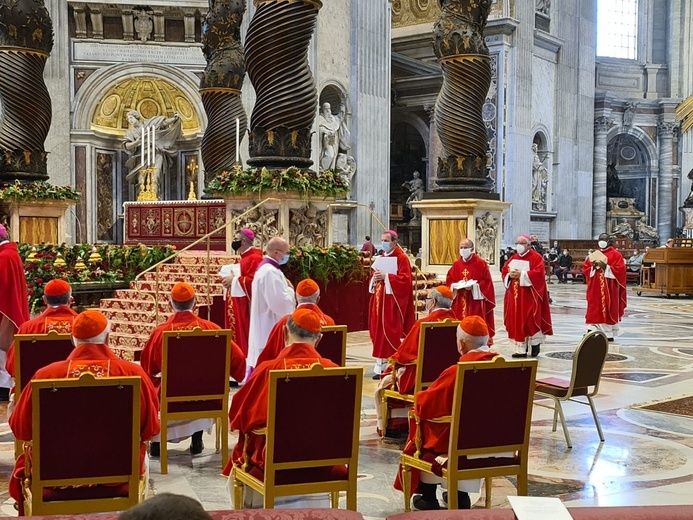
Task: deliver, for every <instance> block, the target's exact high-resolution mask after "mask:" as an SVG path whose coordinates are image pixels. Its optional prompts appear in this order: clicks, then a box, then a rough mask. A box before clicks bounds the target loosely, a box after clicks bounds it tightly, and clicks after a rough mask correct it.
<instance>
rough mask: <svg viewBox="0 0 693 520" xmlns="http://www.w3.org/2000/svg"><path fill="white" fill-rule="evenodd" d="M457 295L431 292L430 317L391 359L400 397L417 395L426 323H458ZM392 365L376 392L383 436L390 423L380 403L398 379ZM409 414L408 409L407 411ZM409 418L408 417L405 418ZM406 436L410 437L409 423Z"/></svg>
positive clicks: (445, 289) (428, 301)
mask: <svg viewBox="0 0 693 520" xmlns="http://www.w3.org/2000/svg"><path fill="white" fill-rule="evenodd" d="M452 300H453V294H452V291H451V290H450V288H449V287H446V286H444V285H443V286H440V287H436V288H435V289H431V291H430V292H429V293H428V296H427V297H426V311H427V312H428V313H429V314H428V315H427V316H424V317H423V318H421V319H419V320H417V321H416V322H415V323H414V326H413V327H412V328H411V329H410V330H409V333H408V334H407V335H406V336H405V338H404V339H403V340H402V343H400V345H399V348H398V349H397V352H395V353H394V354H393V355H392V357H391V358H390V363H394V366H395V368H394V370H395V371H396V376H397V378H396V388H395V390H397V391H398V392H399V393H400V394H411V393H413V392H414V386H415V384H416V362H417V357H418V355H419V337H420V333H421V324H422V323H434V322H440V321H445V320H451V321H454V320H455V319H456V318H455V312H454V311H453V310H452ZM392 371H393V369H392V365H390V367H389V368H387V369H386V370H385V373H384V375H383V376H382V378H381V379H380V383H379V384H378V388H376V390H375V412H376V416H377V419H378V425H377V432H378V435H380V436H381V437H382V436H383V435H384V434H385V433H386V429H387V426H388V425H387V424H385V420H386V418H385V417H381V415H382V413H383V412H382V409H381V407H380V406H379V403H380V402H382V395H383V392H384V391H385V390H387V389H389V388H392V387H393V383H394V380H395V377H394V375H393V373H392ZM405 411H406V409H405ZM404 417H406V415H405V416H404ZM404 422H405V424H404V426H405V434H406V420H405V421H404Z"/></svg>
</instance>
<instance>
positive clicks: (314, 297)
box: [296, 291, 320, 303]
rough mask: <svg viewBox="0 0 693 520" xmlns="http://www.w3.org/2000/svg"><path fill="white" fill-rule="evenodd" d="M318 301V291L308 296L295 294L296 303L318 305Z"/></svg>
mask: <svg viewBox="0 0 693 520" xmlns="http://www.w3.org/2000/svg"><path fill="white" fill-rule="evenodd" d="M319 299H320V291H316V292H315V293H314V294H311V295H310V296H301V295H299V294H298V293H297V294H296V301H297V302H298V303H318V300H319Z"/></svg>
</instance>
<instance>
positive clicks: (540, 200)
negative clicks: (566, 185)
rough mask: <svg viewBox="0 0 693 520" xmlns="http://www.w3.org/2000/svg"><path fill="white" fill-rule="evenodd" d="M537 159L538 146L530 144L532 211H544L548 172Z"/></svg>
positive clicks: (541, 161) (542, 162)
mask: <svg viewBox="0 0 693 520" xmlns="http://www.w3.org/2000/svg"><path fill="white" fill-rule="evenodd" d="M544 160H545V159H544ZM544 160H542V159H541V158H540V157H539V145H537V143H533V144H532V209H533V210H534V211H546V210H547V207H546V192H547V190H548V186H549V170H547V169H546V166H544Z"/></svg>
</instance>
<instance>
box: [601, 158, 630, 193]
mask: <svg viewBox="0 0 693 520" xmlns="http://www.w3.org/2000/svg"><path fill="white" fill-rule="evenodd" d="M606 196H607V197H608V198H610V199H611V198H620V197H625V198H628V195H626V194H625V193H623V188H622V186H621V179H619V178H618V172H617V171H616V166H614V165H613V164H610V165H609V166H607V167H606Z"/></svg>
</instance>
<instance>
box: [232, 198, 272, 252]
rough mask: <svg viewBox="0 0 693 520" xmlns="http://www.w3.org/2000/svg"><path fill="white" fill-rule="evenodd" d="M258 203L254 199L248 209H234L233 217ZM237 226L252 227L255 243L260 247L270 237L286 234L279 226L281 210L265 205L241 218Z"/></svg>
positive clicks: (239, 227)
mask: <svg viewBox="0 0 693 520" xmlns="http://www.w3.org/2000/svg"><path fill="white" fill-rule="evenodd" d="M256 204H257V202H255V201H253V202H251V203H250V204H248V207H247V208H246V209H243V210H234V211H232V216H231V218H236V217H238V216H239V215H240V214H242V213H244V212H245V211H247V210H248V209H249V208H251V207H253V206H255V205H256ZM237 228H238V229H241V228H248V229H251V230H252V231H253V233H255V245H256V246H258V247H262V246H264V245H265V244H266V243H267V242H269V239H270V238H272V237H276V236H281V235H282V234H284V230H283V229H282V228H281V227H280V226H279V210H278V209H267V208H265V207H264V206H263V207H260V208H256V209H254V210H253V211H251V212H250V213H248V214H247V215H246V216H245V217H243V218H242V219H240V220H239V221H238V224H237Z"/></svg>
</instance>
